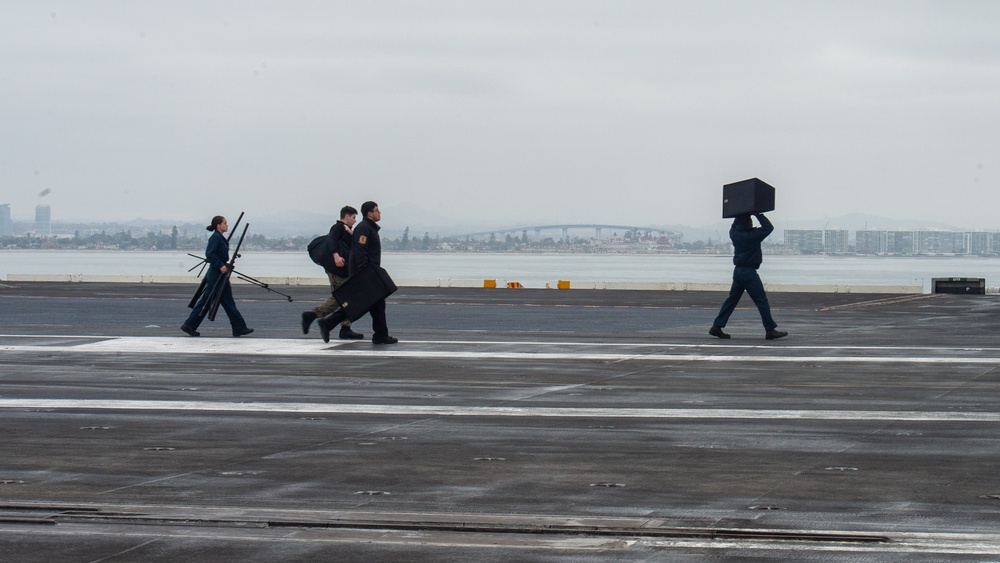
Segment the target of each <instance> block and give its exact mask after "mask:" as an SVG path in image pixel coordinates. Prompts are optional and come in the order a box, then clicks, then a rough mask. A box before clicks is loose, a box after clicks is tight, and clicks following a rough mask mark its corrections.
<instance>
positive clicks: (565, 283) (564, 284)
mask: <svg viewBox="0 0 1000 563" xmlns="http://www.w3.org/2000/svg"><path fill="white" fill-rule="evenodd" d="M556 287H558V288H559V289H569V280H559V283H558V284H556Z"/></svg>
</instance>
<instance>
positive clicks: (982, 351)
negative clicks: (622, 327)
mask: <svg viewBox="0 0 1000 563" xmlns="http://www.w3.org/2000/svg"><path fill="white" fill-rule="evenodd" d="M0 338H11V339H31V340H37V341H38V343H37V344H36V343H31V344H12V345H0V351H2V352H35V353H38V352H45V353H50V354H51V353H57V352H67V353H116V354H238V355H241V356H248V355H258V356H328V357H333V356H336V357H382V358H404V359H428V360H434V359H482V360H490V359H498V360H529V361H539V360H551V361H603V362H622V361H646V362H657V361H658V362H678V361H682V362H743V363H751V362H753V363H762V362H785V363H869V364H888V363H897V364H899V363H902V364H959V365H984V364H985V365H1000V349H998V348H949V347H937V346H928V347H920V346H906V347H892V346H783V345H778V346H765V345H734V344H726V345H717V344H716V345H707V344H684V343H669V342H665V343H661V344H648V343H641V344H622V343H611V344H605V343H589V342H535V341H485V342H484V341H474V340H470V341H462V340H415V341H403V342H400V343H399V344H396V345H392V346H373V345H372V344H370V343H367V342H343V341H340V342H338V341H334V342H331V343H329V344H324V343H322V342H319V341H318V340H312V339H304V338H300V339H292V338H288V339H281V338H240V339H233V338H190V337H134V336H109V337H101V336H76V337H68V336H55V335H52V336H38V335H34V336H22V335H0ZM46 339H47V340H52V341H55V342H58V343H52V344H48V343H45V342H43V341H44V340H46ZM67 340H69V341H70V342H69V343H67V342H66V341H67ZM73 340H79V341H80V343H79V344H74V343H72V341H73ZM95 340H97V341H96V342H95ZM436 347H448V348H450V349H435V348H436ZM484 347H498V348H499V347H509V348H516V349H515V350H484V349H483V348H484ZM461 348H470V349H468V350H462V349H461ZM588 348H607V349H609V350H619V351H609V352H595V351H584V350H585V349H588ZM672 348H674V349H681V350H691V349H695V350H700V351H703V352H707V351H712V353H680V352H678V353H673V352H670V351H669V349H672ZM623 349H629V350H633V352H632V353H627V352H622V351H620V350H623ZM525 350H527V351H525ZM536 350H537V351H536ZM807 350H814V351H829V352H831V353H830V354H828V355H796V352H801V351H807ZM727 352H728V353H727ZM733 352H742V353H733ZM872 352H901V354H900V355H884V354H883V355H866V354H867V353H872ZM914 352H919V353H920V354H923V355H914V354H913V353H914ZM851 353H853V355H850V354H851ZM902 353H905V354H902Z"/></svg>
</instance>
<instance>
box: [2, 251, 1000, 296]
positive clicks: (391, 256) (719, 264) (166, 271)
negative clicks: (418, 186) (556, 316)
mask: <svg viewBox="0 0 1000 563" xmlns="http://www.w3.org/2000/svg"><path fill="white" fill-rule="evenodd" d="M196 263H197V260H196V259H194V258H191V257H190V256H187V254H186V253H185V252H166V251H160V252H125V251H118V252H115V251H14V250H4V251H0V279H6V277H7V275H8V274H11V273H16V274H151V275H177V276H184V275H190V276H192V277H194V276H195V274H196V273H197V270H195V271H194V272H191V273H188V268H191V267H192V266H194V265H195V264H196ZM382 265H383V266H384V267H385V268H386V269H387V270H389V272H390V273H391V274H392V276H393V277H394V278H396V279H400V280H427V279H470V280H475V279H496V280H497V282H498V284H504V283H505V282H507V281H518V282H521V283H522V284H524V285H525V286H526V287H545V284H546V283H549V284H551V285H552V286H553V287H555V284H556V281H558V280H560V279H564V280H571V281H572V280H577V281H632V282H651V281H665V282H726V281H728V280H729V277H730V275H731V273H732V262H731V258H730V257H728V256H683V255H601V254H457V253H440V254H411V253H386V254H384V255H383V257H382ZM236 267H237V269H238V270H239V271H241V272H243V273H244V274H246V275H250V276H254V277H263V276H299V277H323V275H324V274H323V272H322V270H321V269H320V268H319V267H318V266H316V265H315V264H313V263H312V262H310V261H309V257H308V256H307V255H306V253H305V252H247V253H245V254H243V256H242V257H241V258H240V259H239V260H238V261H237V265H236ZM761 277H762V278H763V279H764V281H766V282H770V283H783V284H786V283H787V284H831V283H836V284H855V285H857V284H865V285H923V286H924V288H925V290H927V289H929V287H930V282H931V278H936V277H976V278H986V284H987V285H989V286H994V285H1000V259H997V258H977V257H967V256H963V257H922V258H901V257H900V258H895V257H893V258H887V257H867V256H866V257H855V256H850V257H835V256H765V257H764V266H763V267H762V268H761Z"/></svg>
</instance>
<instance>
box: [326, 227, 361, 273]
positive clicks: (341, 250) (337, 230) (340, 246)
mask: <svg viewBox="0 0 1000 563" xmlns="http://www.w3.org/2000/svg"><path fill="white" fill-rule="evenodd" d="M328 236H329V237H330V242H329V248H330V249H331V252H330V253H331V254H333V253H336V254H339V255H340V257H341V258H343V259H344V266H343V267H340V268H338V267H334V268H333V269H332V270H327V271H328V272H330V273H331V274H333V275H335V276H339V277H342V278H346V277H347V276H348V274H349V270H348V268H349V266H350V261H351V247H352V246H353V244H354V237H353V236H352V235H350V234H348V232H347V225H346V224H345V223H344V222H343V221H337V222H336V223H334V225H333V226H332V227H330V234H329V235H328Z"/></svg>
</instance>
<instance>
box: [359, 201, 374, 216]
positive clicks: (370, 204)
mask: <svg viewBox="0 0 1000 563" xmlns="http://www.w3.org/2000/svg"><path fill="white" fill-rule="evenodd" d="M376 207H378V204H377V203H375V202H374V201H366V202H364V203H362V204H361V215H362V216H363V217H368V214H369V213H371V212H372V211H375V208H376Z"/></svg>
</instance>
